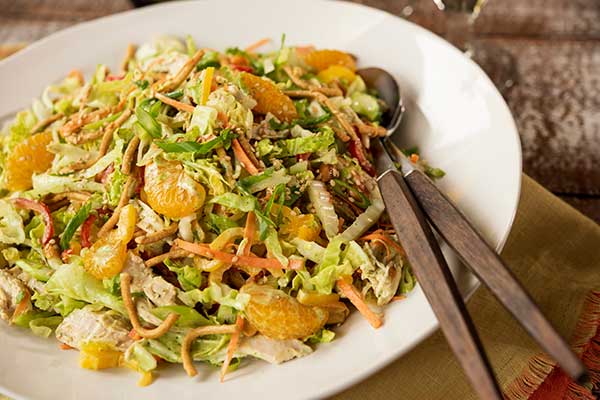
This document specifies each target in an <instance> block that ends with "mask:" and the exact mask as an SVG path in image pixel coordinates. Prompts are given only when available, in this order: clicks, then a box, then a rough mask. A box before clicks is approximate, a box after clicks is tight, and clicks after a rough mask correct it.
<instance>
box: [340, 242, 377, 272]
mask: <svg viewBox="0 0 600 400" xmlns="http://www.w3.org/2000/svg"><path fill="white" fill-rule="evenodd" d="M344 259H346V260H348V261H349V262H350V264H352V266H353V267H354V268H361V267H363V266H365V265H370V264H372V263H371V260H370V259H369V256H368V255H367V253H365V251H364V250H363V249H362V247H360V245H359V244H358V243H356V242H355V241H354V240H351V241H350V242H348V246H347V247H346V252H345V254H344Z"/></svg>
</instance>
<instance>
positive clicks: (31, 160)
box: [4, 132, 54, 192]
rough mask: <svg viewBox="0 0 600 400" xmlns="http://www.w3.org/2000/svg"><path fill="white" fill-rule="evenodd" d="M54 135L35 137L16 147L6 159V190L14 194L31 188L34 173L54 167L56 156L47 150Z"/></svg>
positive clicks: (44, 134)
mask: <svg viewBox="0 0 600 400" xmlns="http://www.w3.org/2000/svg"><path fill="white" fill-rule="evenodd" d="M50 142H52V133H50V132H42V133H38V134H37V135H33V136H31V137H29V138H27V139H26V140H24V141H23V142H21V143H19V144H18V145H16V146H15V148H14V150H13V151H12V153H10V154H9V155H8V157H7V159H6V170H5V172H4V179H5V186H6V189H8V190H10V191H12V192H14V191H19V190H27V189H29V188H31V177H32V175H33V174H34V173H41V172H44V171H46V170H47V169H48V168H50V166H51V165H52V160H54V154H52V153H50V152H49V151H48V150H47V148H46V147H47V146H48V144H50Z"/></svg>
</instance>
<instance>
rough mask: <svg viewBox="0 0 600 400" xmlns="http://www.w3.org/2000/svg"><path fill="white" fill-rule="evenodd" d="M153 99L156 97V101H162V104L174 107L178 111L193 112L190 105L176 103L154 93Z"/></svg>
mask: <svg viewBox="0 0 600 400" xmlns="http://www.w3.org/2000/svg"><path fill="white" fill-rule="evenodd" d="M154 97H156V98H157V99H158V100H160V101H162V102H163V103H165V104H168V105H170V106H171V107H175V108H176V109H178V110H179V111H185V112H189V113H193V112H194V106H192V105H191V104H185V103H182V102H181V101H177V100H175V99H172V98H170V97H167V96H165V95H164V94H162V93H156V94H155V95H154Z"/></svg>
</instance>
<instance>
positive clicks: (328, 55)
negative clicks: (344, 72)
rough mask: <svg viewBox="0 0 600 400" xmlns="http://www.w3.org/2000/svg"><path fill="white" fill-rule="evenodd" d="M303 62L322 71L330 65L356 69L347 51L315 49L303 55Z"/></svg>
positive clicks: (351, 69)
mask: <svg viewBox="0 0 600 400" xmlns="http://www.w3.org/2000/svg"><path fill="white" fill-rule="evenodd" d="M304 62H306V63H307V64H308V65H310V66H311V67H313V68H314V69H316V70H317V71H323V70H326V69H327V68H329V67H331V66H332V65H341V66H342V67H346V68H348V69H349V70H350V71H352V72H354V71H356V63H355V62H354V58H352V56H351V55H350V54H348V53H344V52H343V51H339V50H315V51H311V52H310V53H308V54H307V55H306V56H304Z"/></svg>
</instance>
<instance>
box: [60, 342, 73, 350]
mask: <svg viewBox="0 0 600 400" xmlns="http://www.w3.org/2000/svg"><path fill="white" fill-rule="evenodd" d="M58 347H59V348H60V349H61V350H73V349H74V347H71V346H69V345H68V344H66V343H61V344H60V345H59V346H58Z"/></svg>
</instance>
